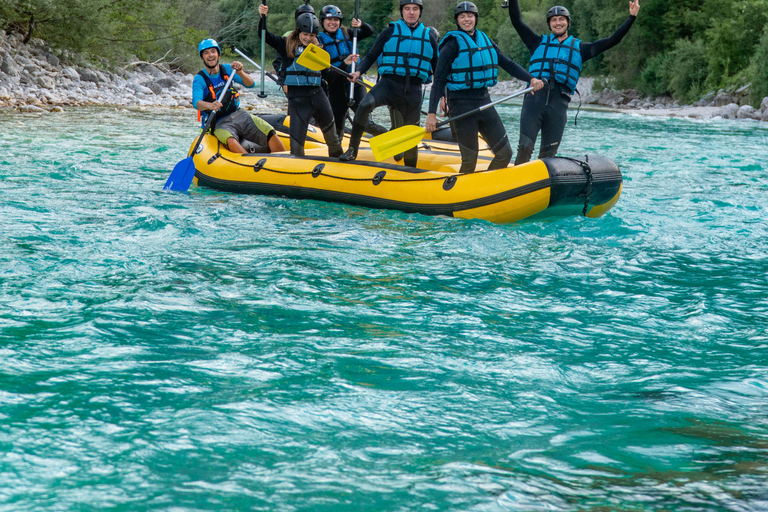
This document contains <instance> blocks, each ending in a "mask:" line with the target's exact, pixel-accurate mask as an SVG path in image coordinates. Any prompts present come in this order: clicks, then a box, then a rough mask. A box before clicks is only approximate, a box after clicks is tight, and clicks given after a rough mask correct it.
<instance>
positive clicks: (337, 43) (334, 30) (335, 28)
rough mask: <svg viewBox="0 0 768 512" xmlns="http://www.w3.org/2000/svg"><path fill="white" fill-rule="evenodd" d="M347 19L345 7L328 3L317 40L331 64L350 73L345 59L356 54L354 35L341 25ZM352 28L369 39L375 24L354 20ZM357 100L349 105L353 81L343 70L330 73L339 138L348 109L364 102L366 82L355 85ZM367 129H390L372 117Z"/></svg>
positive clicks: (329, 89) (330, 90) (372, 130)
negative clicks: (351, 81)
mask: <svg viewBox="0 0 768 512" xmlns="http://www.w3.org/2000/svg"><path fill="white" fill-rule="evenodd" d="M343 19H344V17H343V14H342V12H341V9H339V8H338V7H337V6H335V5H326V6H325V7H323V8H322V9H321V10H320V26H321V27H322V30H321V31H320V34H318V36H317V39H318V40H319V41H320V43H322V45H323V48H324V49H325V51H326V52H328V55H329V56H330V58H331V65H332V66H336V67H337V68H339V69H341V70H342V71H346V72H347V73H349V71H350V66H349V65H347V64H344V59H346V58H347V57H348V56H349V55H351V54H352V46H353V44H352V37H351V36H350V34H349V29H347V27H345V26H343V25H342V24H341V22H342V20H343ZM352 28H355V29H357V31H358V33H357V39H358V40H361V39H365V38H367V37H370V36H372V35H373V27H372V26H370V25H369V24H368V23H363V22H362V21H360V20H358V19H353V20H352ZM354 91H355V93H354V96H353V99H354V101H353V103H352V105H349V82H347V81H346V79H345V78H344V76H343V75H341V74H339V73H331V74H330V75H328V99H329V100H330V101H331V108H332V109H333V118H334V119H335V120H336V133H337V134H338V136H339V140H341V139H342V137H343V136H344V122H345V121H346V118H347V110H348V109H349V108H351V109H352V111H355V112H356V111H357V107H358V106H359V105H360V101H361V100H362V99H363V98H364V97H365V94H366V91H365V87H363V85H362V84H355V88H354ZM365 131H367V132H368V133H372V134H373V135H379V134H380V133H384V132H385V131H387V130H386V128H384V127H383V126H379V125H377V124H375V123H374V122H373V121H371V119H370V118H369V119H368V122H367V124H366V127H365Z"/></svg>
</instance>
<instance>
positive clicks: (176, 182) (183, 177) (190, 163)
mask: <svg viewBox="0 0 768 512" xmlns="http://www.w3.org/2000/svg"><path fill="white" fill-rule="evenodd" d="M222 65H223V64H222ZM236 74H237V73H235V72H234V71H232V72H231V73H230V74H229V80H227V83H226V84H225V85H224V88H223V89H222V90H221V94H220V95H219V103H221V100H223V99H224V95H225V94H226V93H227V91H228V90H229V86H230V85H232V80H234V78H235V75H236ZM217 112H218V111H216V110H214V111H213V112H211V115H209V116H208V120H207V121H206V122H205V126H204V127H203V131H202V132H201V133H200V137H198V138H197V142H195V146H194V147H193V148H192V151H190V152H189V156H188V157H187V158H185V159H184V160H182V161H181V162H179V163H177V164H176V167H174V168H173V171H171V175H170V176H168V181H166V182H165V186H164V187H163V190H173V191H174V192H186V191H187V189H189V186H190V185H191V184H192V180H193V179H194V177H195V160H194V158H195V152H196V151H197V147H198V146H199V145H200V142H202V140H203V136H204V135H205V132H207V131H208V129H209V128H210V127H211V123H212V122H213V119H214V118H215V117H216V113H217Z"/></svg>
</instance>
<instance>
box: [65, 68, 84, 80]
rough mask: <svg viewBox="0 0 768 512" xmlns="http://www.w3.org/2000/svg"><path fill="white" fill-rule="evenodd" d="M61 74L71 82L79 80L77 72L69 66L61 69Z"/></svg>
mask: <svg viewBox="0 0 768 512" xmlns="http://www.w3.org/2000/svg"><path fill="white" fill-rule="evenodd" d="M61 74H62V76H65V77H67V78H69V79H70V80H72V81H73V82H76V81H78V80H80V75H79V74H78V72H77V70H75V68H73V67H71V66H67V67H66V68H64V69H62V70H61Z"/></svg>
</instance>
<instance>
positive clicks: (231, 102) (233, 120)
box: [192, 39, 285, 153]
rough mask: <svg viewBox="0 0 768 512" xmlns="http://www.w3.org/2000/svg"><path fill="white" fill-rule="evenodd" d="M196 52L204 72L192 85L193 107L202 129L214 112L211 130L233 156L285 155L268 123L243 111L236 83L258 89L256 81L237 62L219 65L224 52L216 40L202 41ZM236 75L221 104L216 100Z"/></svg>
mask: <svg viewBox="0 0 768 512" xmlns="http://www.w3.org/2000/svg"><path fill="white" fill-rule="evenodd" d="M197 51H198V53H199V54H200V59H201V60H202V61H203V64H204V65H205V68H204V69H202V70H201V71H200V72H199V73H198V74H197V75H195V78H194V79H193V81H192V105H193V106H194V107H195V108H196V109H197V110H198V112H199V113H200V118H201V122H202V125H203V127H204V126H205V124H206V121H207V120H208V116H209V115H210V114H211V112H213V111H216V117H215V119H214V121H215V126H212V127H211V130H212V131H213V134H214V135H215V136H216V138H218V139H219V140H220V141H221V142H222V143H223V144H225V145H226V146H227V149H229V150H230V151H232V152H233V153H246V152H250V153H270V152H276V151H285V147H284V146H283V143H282V141H281V140H280V137H278V136H277V134H276V133H275V130H274V128H272V126H271V125H270V124H269V123H267V122H266V121H264V120H263V119H261V118H260V117H258V116H253V115H251V114H248V113H247V112H245V111H244V110H241V109H240V93H238V92H237V89H235V87H234V82H237V83H239V84H241V85H243V86H245V87H248V88H252V87H254V86H255V83H254V81H253V78H251V77H250V76H249V75H248V74H247V73H246V72H245V71H243V64H242V63H240V62H238V61H234V62H232V64H220V63H219V57H220V55H221V48H220V47H219V44H218V43H217V42H216V40H214V39H204V40H202V41H201V42H200V44H199V45H198V46H197ZM233 72H234V73H235V77H234V79H233V85H232V86H230V89H229V91H228V92H227V94H226V95H225V96H224V98H222V101H221V102H219V101H218V99H217V98H218V97H219V96H220V95H221V91H222V89H224V86H225V85H226V84H227V81H228V80H229V77H230V76H231V74H232V73H233Z"/></svg>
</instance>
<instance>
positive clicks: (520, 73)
mask: <svg viewBox="0 0 768 512" xmlns="http://www.w3.org/2000/svg"><path fill="white" fill-rule="evenodd" d="M493 48H494V50H496V54H497V55H498V56H499V67H500V68H501V69H503V70H504V71H506V72H507V73H509V74H510V75H512V76H513V77H515V78H517V79H518V80H522V81H523V82H525V83H530V81H531V79H533V75H532V74H530V73H529V72H528V71H527V70H526V69H525V68H524V67H523V66H521V65H520V64H518V63H517V62H515V61H513V60H512V59H510V58H509V57H507V56H506V55H504V54H503V53H502V52H501V50H499V47H498V46H496V43H493Z"/></svg>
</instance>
